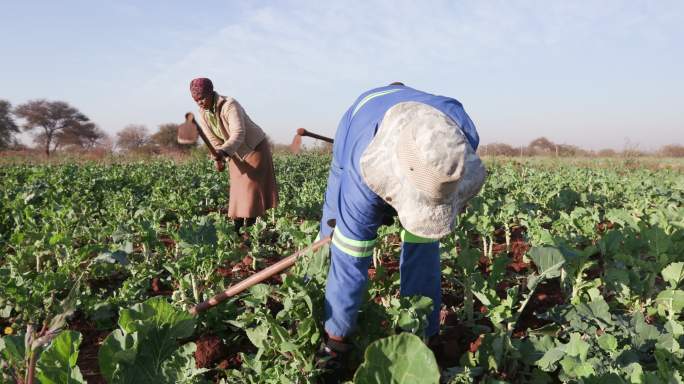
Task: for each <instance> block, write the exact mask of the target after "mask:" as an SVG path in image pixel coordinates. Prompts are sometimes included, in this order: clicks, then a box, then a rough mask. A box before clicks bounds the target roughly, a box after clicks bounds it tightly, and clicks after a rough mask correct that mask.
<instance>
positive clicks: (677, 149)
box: [658, 144, 684, 157]
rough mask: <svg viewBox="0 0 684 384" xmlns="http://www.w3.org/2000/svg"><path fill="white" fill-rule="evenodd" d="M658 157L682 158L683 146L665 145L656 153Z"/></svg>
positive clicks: (683, 153) (683, 155)
mask: <svg viewBox="0 0 684 384" xmlns="http://www.w3.org/2000/svg"><path fill="white" fill-rule="evenodd" d="M658 154H660V156H664V157H684V145H679V144H669V145H665V146H663V147H662V148H660V150H659V151H658Z"/></svg>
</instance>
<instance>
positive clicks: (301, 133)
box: [297, 128, 334, 144]
mask: <svg viewBox="0 0 684 384" xmlns="http://www.w3.org/2000/svg"><path fill="white" fill-rule="evenodd" d="M297 134H298V135H299V136H307V137H313V138H314V139H318V140H323V141H325V142H328V143H331V144H332V143H333V141H334V140H333V139H331V138H329V137H325V136H321V135H317V134H315V133H311V132H309V131H307V130H306V129H304V128H299V129H297Z"/></svg>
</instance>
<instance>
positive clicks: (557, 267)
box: [528, 247, 565, 279]
mask: <svg viewBox="0 0 684 384" xmlns="http://www.w3.org/2000/svg"><path fill="white" fill-rule="evenodd" d="M528 254H529V256H530V258H531V259H532V261H533V262H534V265H536V266H537V270H538V271H539V275H540V276H543V277H544V278H546V279H551V278H554V277H558V276H560V272H561V267H562V266H563V264H564V263H565V257H564V256H563V254H562V253H561V251H560V250H559V249H558V248H555V247H534V248H532V249H530V251H529V253H528Z"/></svg>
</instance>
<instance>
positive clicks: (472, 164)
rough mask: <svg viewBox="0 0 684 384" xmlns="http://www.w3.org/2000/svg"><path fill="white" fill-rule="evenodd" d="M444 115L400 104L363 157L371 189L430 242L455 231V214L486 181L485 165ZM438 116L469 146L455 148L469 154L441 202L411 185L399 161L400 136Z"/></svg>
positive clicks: (424, 107) (414, 104) (403, 222)
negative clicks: (454, 187)
mask: <svg viewBox="0 0 684 384" xmlns="http://www.w3.org/2000/svg"><path fill="white" fill-rule="evenodd" d="M445 117H446V115H444V114H443V113H442V112H440V111H439V110H437V109H435V108H433V107H431V106H429V105H426V104H423V103H418V102H404V103H399V104H397V105H395V106H393V107H392V108H390V109H389V110H388V111H387V113H386V114H385V116H384V118H383V121H382V123H381V124H380V127H379V128H378V132H377V133H376V135H375V137H374V138H373V140H372V141H371V143H370V144H369V146H368V147H367V148H366V150H365V152H364V154H363V156H361V175H362V177H363V179H364V181H365V182H366V184H367V185H368V187H369V188H370V189H371V190H372V191H373V192H375V193H376V194H377V195H378V196H380V197H381V198H382V199H383V200H385V201H386V202H387V203H388V204H390V205H391V206H392V207H393V208H394V209H395V210H396V211H397V214H398V216H399V221H400V222H401V225H402V226H403V227H404V228H405V229H406V230H408V231H409V232H411V233H412V234H414V235H417V236H420V237H425V238H429V239H439V238H441V237H444V236H445V235H447V234H449V233H450V232H451V231H452V230H453V228H454V222H455V219H456V216H457V215H458V214H459V213H460V212H461V211H462V210H463V207H464V205H465V204H466V203H467V202H468V200H470V199H471V198H472V197H473V196H475V195H476V194H477V193H478V192H479V190H480V188H481V187H482V185H483V184H484V179H485V177H486V171H485V168H484V165H483V164H482V161H481V160H480V158H479V157H478V156H477V155H476V154H475V152H474V151H473V149H472V147H471V146H470V144H468V142H467V140H465V136H463V133H462V131H461V129H460V128H459V127H458V125H457V124H456V123H455V122H454V121H453V120H451V119H450V118H448V117H446V120H445ZM434 118H439V119H441V120H442V121H448V122H450V124H453V125H454V128H455V131H456V132H457V134H459V135H462V136H463V140H464V144H465V145H462V146H459V147H460V148H457V149H455V150H462V151H465V154H464V162H465V164H464V165H465V166H464V172H463V174H462V176H461V178H460V179H459V180H458V181H457V183H458V185H457V187H456V189H455V191H454V193H453V194H452V195H451V196H449V197H448V198H446V199H443V200H439V201H437V200H435V199H433V198H430V197H429V196H427V195H426V194H425V193H424V192H422V191H420V190H418V189H417V188H415V187H414V186H413V184H412V183H411V181H410V180H409V179H408V178H407V176H406V175H405V173H404V172H402V170H401V165H400V161H399V159H398V157H397V145H398V143H399V137H401V135H402V134H404V130H406V129H410V127H411V125H412V124H413V125H415V124H422V122H425V121H427V120H426V119H434ZM432 121H434V120H432Z"/></svg>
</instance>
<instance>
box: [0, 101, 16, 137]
mask: <svg viewBox="0 0 684 384" xmlns="http://www.w3.org/2000/svg"><path fill="white" fill-rule="evenodd" d="M11 111H12V104H10V102H9V101H7V100H0V149H5V148H7V147H9V146H10V145H12V144H13V143H14V134H15V133H19V127H18V126H17V124H16V123H15V122H14V119H12V115H11V114H10V112H11Z"/></svg>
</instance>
